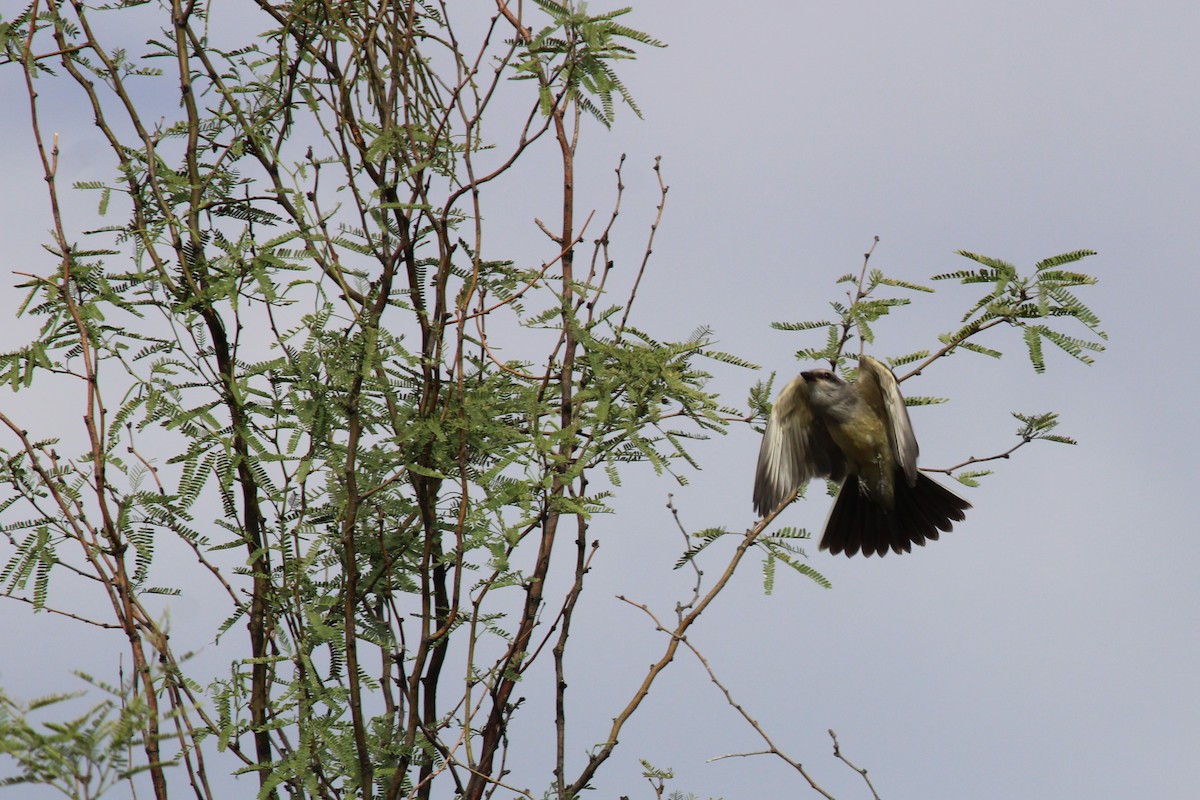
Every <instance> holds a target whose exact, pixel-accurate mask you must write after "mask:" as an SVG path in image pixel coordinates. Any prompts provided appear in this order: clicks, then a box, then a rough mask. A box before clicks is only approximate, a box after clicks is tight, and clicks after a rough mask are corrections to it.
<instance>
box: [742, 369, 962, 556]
mask: <svg viewBox="0 0 1200 800" xmlns="http://www.w3.org/2000/svg"><path fill="white" fill-rule="evenodd" d="M812 478H829V479H830V480H833V481H838V482H840V483H841V484H842V488H841V490H840V491H839V492H838V496H837V501H836V502H835V503H834V504H833V511H831V512H830V514H829V521H828V522H826V523H825V534H824V535H823V536H822V537H821V549H822V550H828V551H829V552H830V553H833V554H834V555H836V554H838V553H845V554H846V555H847V556H852V555H854V554H855V553H858V552H860V551H861V552H862V554H863V555H864V556H869V555H872V554H874V553H878V554H879V555H880V556H884V555H886V554H887V551H888V549H889V548H890V549H891V550H893V551H895V552H897V553H908V552H911V550H912V545H914V544H916V545H923V544H925V542H926V540H934V541H936V540H937V538H938V536H939V532H940V531H949V530H950V529H951V528H952V527H953V523H954V522H956V521H961V520H962V519H963V518H964V517H965V512H966V510H967V509H968V508H970V507H971V504H970V503H968V502H967V501H966V500H963V499H962V498H961V497H959V496H958V495H956V494H954V493H953V492H951V491H950V490H949V489H947V488H945V487H944V486H942V485H941V484H939V483H937V482H936V481H934V480H933V479H931V478H929V477H927V476H926V475H924V474H923V473H921V472H919V471H918V470H917V439H916V437H915V436H913V431H912V423H911V422H910V421H909V419H908V410H907V409H906V408H905V407H904V398H903V397H901V396H900V386H899V384H897V382H896V376H895V375H893V374H892V371H891V370H890V369H888V368H887V367H886V366H884V365H883V364H882V363H881V362H879V361H877V360H875V359H874V358H871V357H870V356H865V355H864V356H862V357H860V358H859V361H858V379H857V380H856V381H855V382H854V383H846V382H845V381H844V380H842V379H841V378H840V377H838V375H837V373H834V372H831V371H830V370H827V369H814V370H810V371H808V372H801V373H800V375H799V376H798V377H797V378H795V379H794V380H793V381H792V382H791V383H789V384H788V385H787V386H785V387H784V388H783V391H782V392H780V393H779V397H778V399H776V401H775V406H774V407H773V408H772V409H771V417H770V419H769V420H768V421H767V430H766V432H765V433H764V434H763V441H762V447H761V448H760V449H759V451H758V471H757V473H756V474H755V476H754V508H755V510H756V511H757V512H758V513H759V514H760V515H763V516H766V515H767V514H769V513H770V512H772V511H774V510H775V508H776V506H778V505H779V504H780V503H782V502H783V501H784V500H788V499H790V498H791V496H792V494H793V493H794V492H795V491H796V490H797V489H798V488H800V487H801V486H803V485H804V484H805V483H807V482H808V481H809V480H810V479H812Z"/></svg>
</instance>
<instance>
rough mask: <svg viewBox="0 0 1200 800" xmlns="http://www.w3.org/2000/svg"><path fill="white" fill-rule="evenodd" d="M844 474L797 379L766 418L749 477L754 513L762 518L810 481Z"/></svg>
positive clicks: (840, 459) (839, 454)
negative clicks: (754, 466)
mask: <svg viewBox="0 0 1200 800" xmlns="http://www.w3.org/2000/svg"><path fill="white" fill-rule="evenodd" d="M845 476H846V460H845V458H843V457H842V451H841V450H839V449H838V447H837V445H835V444H834V443H833V439H831V438H830V436H829V431H828V430H827V429H826V428H825V424H824V423H823V422H821V421H820V420H819V419H817V418H816V416H815V415H814V414H813V410H812V406H811V405H810V404H809V399H808V383H807V382H806V381H805V380H804V377H803V376H800V375H797V376H796V377H795V378H794V379H793V380H792V382H791V383H789V384H788V385H787V386H785V387H783V391H782V392H780V393H779V397H778V398H777V399H776V400H775V405H774V406H773V407H772V408H771V417H770V419H769V420H767V430H766V431H765V432H764V433H763V440H762V446H761V447H760V448H759V451H758V470H757V471H756V473H755V475H754V510H755V511H757V512H758V514H759V515H760V516H766V515H767V514H769V513H771V512H772V511H774V510H775V508H776V507H777V506H778V505H779V504H780V503H782V502H783V501H784V500H787V499H788V498H789V497H791V495H792V493H793V492H795V491H796V490H797V489H798V488H800V487H801V486H802V485H804V484H805V483H807V482H808V481H809V480H810V479H811V478H832V479H833V480H837V481H840V480H842V478H844V477H845Z"/></svg>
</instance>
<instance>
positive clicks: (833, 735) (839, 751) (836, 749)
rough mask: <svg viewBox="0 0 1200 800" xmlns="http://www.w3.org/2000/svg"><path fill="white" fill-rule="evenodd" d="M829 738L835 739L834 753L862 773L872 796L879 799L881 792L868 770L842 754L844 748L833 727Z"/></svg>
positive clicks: (876, 799) (851, 767)
mask: <svg viewBox="0 0 1200 800" xmlns="http://www.w3.org/2000/svg"><path fill="white" fill-rule="evenodd" d="M829 738H831V739H833V755H834V756H835V757H836V758H837V759H838V760H840V761H841V762H842V763H843V764H845V765H846V766H847V767H849V768H850V769H852V770H854V771H855V772H857V773H858V774H859V775H861V776H862V779H863V780H864V781H866V782H867V788H868V789H870V790H871V796H872V797H874V798H875V800H879V792H877V791H875V786H874V784H872V783H871V779H870V778H868V777H867V771H866V770H865V769H863V768H860V767H856V766H855V765H854V764H852V763H850V759H848V758H846V757H845V756H844V755H842V748H841V747H840V746H839V745H838V738H837V734H836V733H834V732H833V729H832V728H830V729H829Z"/></svg>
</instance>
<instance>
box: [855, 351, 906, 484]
mask: <svg viewBox="0 0 1200 800" xmlns="http://www.w3.org/2000/svg"><path fill="white" fill-rule="evenodd" d="M857 385H858V391H859V394H860V396H862V397H863V398H864V399H865V400H866V401H867V403H869V404H870V405H871V407H872V408H874V409H876V410H878V411H880V412H881V413H882V414H883V416H884V418H885V419H886V420H887V423H888V424H887V433H888V440H889V441H890V442H891V444H892V452H893V453H895V455H896V463H897V464H899V465H900V466H901V467H902V468H903V469H904V476H905V477H906V478H907V479H908V485H909V486H912V485H914V484H915V483H916V482H917V453H918V448H917V437H916V436H915V435H913V429H912V422H911V421H910V420H909V418H908V409H907V408H906V407H905V406H904V397H902V396H901V394H900V384H898V383H897V382H896V376H895V375H893V374H892V371H891V370H890V369H888V368H887V366H885V365H884V364H883V362H881V361H878V360H876V359H874V358H871V357H870V356H867V355H864V356H862V357H860V358H859V360H858V381H857Z"/></svg>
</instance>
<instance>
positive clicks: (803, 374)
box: [800, 372, 816, 383]
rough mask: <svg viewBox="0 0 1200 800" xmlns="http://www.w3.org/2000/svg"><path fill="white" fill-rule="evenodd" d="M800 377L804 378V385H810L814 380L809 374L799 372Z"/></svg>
mask: <svg viewBox="0 0 1200 800" xmlns="http://www.w3.org/2000/svg"><path fill="white" fill-rule="evenodd" d="M800 377H801V378H804V382H805V383H812V382H813V381H814V380H816V378H814V377H813V374H812V373H811V372H801V373H800Z"/></svg>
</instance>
